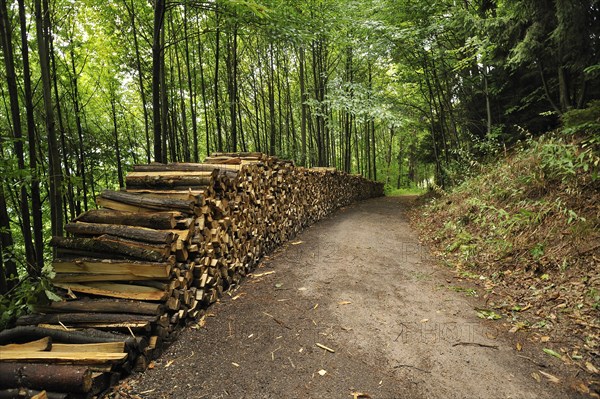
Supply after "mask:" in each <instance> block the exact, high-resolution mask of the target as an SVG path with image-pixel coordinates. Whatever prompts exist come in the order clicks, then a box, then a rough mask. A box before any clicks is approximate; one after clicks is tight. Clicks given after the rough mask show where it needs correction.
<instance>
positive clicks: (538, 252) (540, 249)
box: [529, 242, 545, 260]
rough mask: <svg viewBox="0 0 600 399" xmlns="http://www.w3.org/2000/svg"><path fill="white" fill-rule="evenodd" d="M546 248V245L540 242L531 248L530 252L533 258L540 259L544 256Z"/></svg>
mask: <svg viewBox="0 0 600 399" xmlns="http://www.w3.org/2000/svg"><path fill="white" fill-rule="evenodd" d="M544 248H545V245H544V244H543V243H541V242H538V243H537V244H535V246H534V247H533V248H531V249H530V250H529V253H530V254H531V256H532V257H533V259H535V260H540V259H541V258H542V256H544Z"/></svg>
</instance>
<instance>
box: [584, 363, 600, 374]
mask: <svg viewBox="0 0 600 399" xmlns="http://www.w3.org/2000/svg"><path fill="white" fill-rule="evenodd" d="M585 368H586V369H587V370H588V371H589V372H590V373H592V374H600V372H599V371H598V368H596V366H594V365H593V364H592V363H590V362H585Z"/></svg>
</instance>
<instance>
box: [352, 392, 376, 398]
mask: <svg viewBox="0 0 600 399" xmlns="http://www.w3.org/2000/svg"><path fill="white" fill-rule="evenodd" d="M350 395H352V399H371V395H369V394H368V393H364V392H351V393H350Z"/></svg>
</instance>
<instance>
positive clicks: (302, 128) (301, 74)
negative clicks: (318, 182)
mask: <svg viewBox="0 0 600 399" xmlns="http://www.w3.org/2000/svg"><path fill="white" fill-rule="evenodd" d="M298 52H299V57H298V62H299V64H300V65H299V73H298V75H299V76H298V78H299V79H298V80H299V84H300V140H301V148H302V150H301V153H300V165H302V166H306V83H305V80H304V77H305V63H306V61H305V57H304V47H300V49H299V51H298Z"/></svg>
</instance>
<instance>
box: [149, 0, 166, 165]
mask: <svg viewBox="0 0 600 399" xmlns="http://www.w3.org/2000/svg"><path fill="white" fill-rule="evenodd" d="M164 18H165V0H156V3H155V5H154V32H153V36H152V38H153V41H152V118H153V120H152V123H153V126H154V161H156V162H164V161H165V156H166V153H165V151H164V150H165V149H164V148H163V131H162V125H161V121H162V119H161V101H160V97H161V90H160V86H161V85H160V83H161V81H160V80H161V73H160V72H161V58H162V57H161V56H162V53H163V48H162V46H161V36H162V35H161V32H162V30H163V29H162V28H163V24H164Z"/></svg>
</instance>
